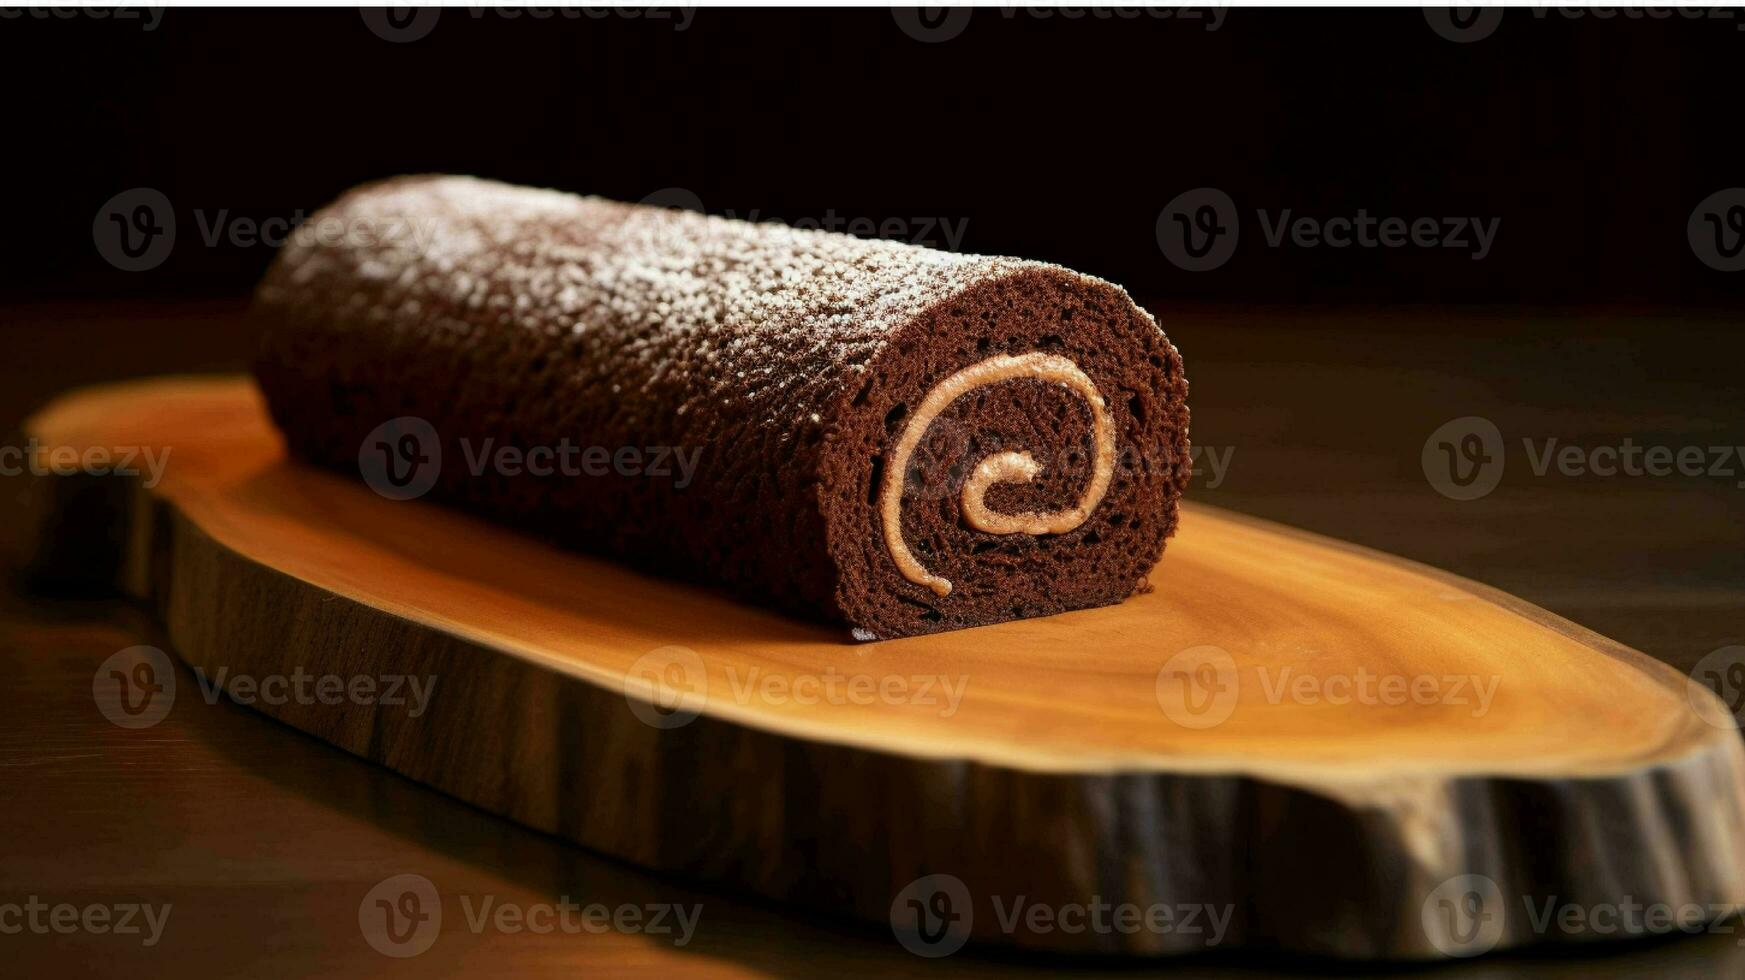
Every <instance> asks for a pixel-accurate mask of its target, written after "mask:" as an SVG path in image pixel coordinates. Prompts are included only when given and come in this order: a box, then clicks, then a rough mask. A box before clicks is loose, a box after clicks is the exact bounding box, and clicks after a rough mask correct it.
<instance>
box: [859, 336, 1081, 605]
mask: <svg viewBox="0 0 1745 980" xmlns="http://www.w3.org/2000/svg"><path fill="white" fill-rule="evenodd" d="M1023 378H1030V379H1034V380H1037V381H1046V382H1053V383H1056V384H1059V385H1062V386H1064V387H1066V388H1069V389H1071V390H1072V391H1074V392H1076V393H1077V394H1078V395H1079V396H1080V397H1081V398H1083V399H1084V400H1085V403H1086V404H1088V405H1089V406H1090V408H1091V423H1092V429H1093V442H1094V445H1095V449H1094V454H1095V455H1094V458H1093V460H1092V470H1091V480H1090V483H1089V484H1087V485H1086V487H1085V490H1084V493H1083V494H1081V495H1080V497H1079V500H1078V503H1077V504H1075V505H1073V506H1072V507H1069V508H1067V509H1065V510H1058V511H1022V512H1020V513H1016V514H1004V513H1000V512H999V511H994V510H990V509H989V508H988V506H987V501H986V497H987V493H988V491H989V490H990V489H991V488H992V487H993V486H994V485H995V484H997V483H1029V482H1030V481H1031V480H1033V479H1035V478H1036V475H1037V474H1038V473H1040V472H1041V471H1042V466H1041V464H1039V463H1037V462H1036V460H1035V458H1034V457H1032V456H1031V455H1030V454H1029V453H1026V452H1002V453H995V454H993V455H991V456H988V457H987V458H985V459H983V460H982V461H981V462H980V463H979V464H977V465H976V468H975V470H974V471H973V472H972V473H971V474H970V477H969V479H967V480H966V481H964V485H963V516H964V519H965V520H966V521H967V522H968V523H969V524H970V526H972V527H974V528H976V529H977V530H979V531H984V532H986V533H989V534H1030V535H1042V534H1065V533H1066V532H1068V531H1071V530H1072V529H1073V528H1075V527H1078V526H1079V525H1080V524H1083V523H1084V522H1085V519H1086V518H1088V517H1089V516H1090V515H1091V512H1092V511H1094V510H1096V509H1097V505H1098V504H1099V503H1101V502H1102V499H1103V494H1104V493H1106V492H1107V491H1108V489H1109V480H1110V478H1111V477H1112V476H1113V475H1114V472H1115V424H1114V421H1113V420H1112V419H1111V418H1110V416H1109V407H1108V404H1107V403H1106V402H1104V400H1103V396H1102V393H1101V392H1099V391H1098V390H1097V386H1096V385H1095V384H1094V383H1093V382H1092V381H1091V379H1090V377H1089V376H1087V375H1086V374H1085V373H1084V372H1083V371H1081V370H1079V367H1078V365H1077V364H1074V363H1073V362H1072V361H1071V360H1069V359H1068V358H1065V357H1061V356H1059V355H1057V354H1044V353H1041V352H1032V353H1029V354H1018V355H1012V354H1000V355H998V356H995V357H990V358H988V359H987V360H985V361H978V362H977V363H975V364H971V365H970V366H969V367H966V368H964V369H963V370H961V371H958V372H957V373H956V374H953V375H951V376H950V377H948V378H946V379H945V380H944V381H941V382H940V383H939V384H937V385H934V386H933V388H932V389H931V390H929V391H928V392H927V395H926V397H925V398H923V399H922V400H921V405H920V407H919V408H918V409H916V411H915V414H914V415H913V416H911V417H910V419H909V422H908V424H907V425H906V426H905V427H904V429H903V432H902V435H901V436H900V437H899V439H898V440H897V447H896V449H895V451H894V452H893V453H892V456H891V461H890V465H889V466H888V467H887V468H886V470H885V474H884V486H883V488H882V489H881V491H880V497H879V512H880V515H881V517H882V518H883V519H884V525H885V547H886V548H887V549H888V550H889V551H890V553H891V560H892V561H893V562H895V563H896V565H897V569H898V571H900V572H901V573H902V574H903V577H904V578H906V579H908V580H909V581H911V582H914V583H916V584H917V585H925V586H927V587H928V588H930V589H932V590H933V591H934V593H936V594H937V595H940V596H946V595H950V594H951V582H950V581H949V580H947V579H945V578H943V577H941V576H938V575H934V574H933V573H931V572H929V571H928V570H927V569H926V568H925V567H923V566H922V564H921V562H920V561H919V560H918V559H916V557H915V554H914V552H912V551H910V550H909V546H908V544H907V543H906V542H905V541H904V540H903V528H902V503H903V482H904V479H905V474H906V473H907V472H908V469H909V459H910V457H911V456H913V455H914V452H915V449H916V447H917V446H919V445H920V442H921V439H922V438H923V437H924V436H925V435H926V433H927V427H928V426H929V425H931V424H932V423H933V420H934V419H935V418H937V417H938V416H939V414H940V413H941V412H944V411H945V410H946V409H947V408H949V407H950V406H951V403H952V402H954V401H956V400H957V399H959V398H961V397H963V396H964V395H966V394H968V393H969V392H971V391H974V390H975V389H977V388H980V387H983V386H984V385H991V384H998V383H1000V382H1002V381H1012V380H1017V379H1023Z"/></svg>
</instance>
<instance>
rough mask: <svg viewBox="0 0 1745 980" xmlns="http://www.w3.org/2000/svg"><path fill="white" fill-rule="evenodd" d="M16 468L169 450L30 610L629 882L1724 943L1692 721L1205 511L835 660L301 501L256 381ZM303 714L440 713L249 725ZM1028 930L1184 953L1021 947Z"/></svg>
mask: <svg viewBox="0 0 1745 980" xmlns="http://www.w3.org/2000/svg"><path fill="white" fill-rule="evenodd" d="M28 429H29V435H30V436H31V437H32V438H33V439H35V440H36V442H37V445H38V446H39V447H40V452H41V453H42V454H43V455H41V456H39V460H40V461H42V462H45V463H46V462H53V457H52V455H50V454H52V453H53V452H54V450H55V448H56V447H70V448H71V449H72V450H77V451H80V452H83V451H84V450H87V449H91V448H93V447H108V448H110V449H113V450H119V451H126V450H128V449H133V448H137V447H145V446H149V447H153V448H154V449H156V450H157V451H159V452H161V451H162V450H164V449H167V450H168V451H169V455H168V457H167V465H166V466H165V468H164V470H163V473H162V479H161V480H159V481H155V482H154V481H150V480H147V479H142V478H140V477H123V476H116V475H112V474H108V475H92V474H77V475H45V476H43V478H41V479H38V480H34V481H32V484H31V486H32V498H31V500H30V501H29V502H28V505H27V508H26V519H27V520H28V521H30V522H31V523H32V525H33V526H34V527H35V528H36V530H37V532H38V533H39V535H40V542H39V546H38V550H37V556H38V566H39V571H40V572H41V573H42V574H43V575H45V576H47V577H50V578H59V579H61V580H63V581H66V582H72V583H75V584H79V585H84V586H95V587H119V588H121V589H122V590H124V591H126V592H128V593H131V594H133V595H136V596H139V597H141V598H143V599H146V600H148V601H149V602H150V603H152V604H153V605H154V606H155V608H156V609H157V610H158V613H159V615H160V616H161V617H162V619H163V621H164V624H165V627H166V632H167V634H168V636H169V637H170V639H171V641H172V642H173V643H174V645H175V647H176V653H178V654H179V655H180V656H181V657H182V658H183V659H184V660H185V661H187V663H188V664H189V665H190V666H191V667H192V668H194V669H195V670H196V671H198V672H199V675H200V679H202V680H204V681H205V682H207V683H210V682H212V681H213V680H215V679H217V678H219V677H220V675H221V673H222V677H223V678H224V681H223V683H224V684H225V686H226V687H227V689H228V690H229V691H230V693H231V694H232V696H233V697H238V698H239V699H246V700H248V701H250V702H251V703H252V706H253V707H255V708H256V709H258V710H260V711H263V712H265V713H267V714H269V715H271V716H273V717H275V718H278V719H280V720H281V721H283V722H285V723H286V724H288V725H291V726H294V727H296V728H299V729H302V730H303V731H306V732H309V733H310V734H313V735H315V736H316V737H318V738H321V739H324V740H326V741H328V742H331V743H333V744H335V745H338V746H341V747H342V748H344V749H346V750H348V751H351V752H353V753H356V754H357V755H360V756H362V757H364V758H367V759H370V760H373V761H375V762H377V763H380V764H382V765H384V766H387V767H389V768H391V769H393V770H396V771H398V772H400V773H403V774H405V775H407V776H409V777H411V778H412V779H415V780H418V781H420V782H423V783H427V784H429V785H432V786H435V787H437V788H439V789H441V790H444V791H446V792H448V793H451V794H453V795H454V796H457V797H459V798H461V799H463V800H467V801H469V802H471V803H473V804H475V805H477V806H479V807H482V808H484V809H486V810H489V811H491V812H494V813H498V814H502V815H503V816H506V817H509V818H511V819H513V820H516V821H518V822H520V823H523V824H526V825H528V826H531V827H534V828H537V829H540V830H544V831H548V832H551V833H554V834H559V835H562V836H564V837H567V838H570V839H572V840H574V841H577V842H579V843H581V844H583V845H586V846H588V847H591V848H594V849H597V850H599V851H602V852H604V853H607V854H611V855H615V856H618V857H621V858H624V859H627V860H630V861H633V862H636V863H638V864H642V865H646V866H648V867H651V868H656V869H661V870H665V871H671V872H677V873H681V874H684V875H687V876H693V877H696V878H700V879H705V880H710V881H716V882H721V883H724V884H727V885H729V886H731V887H735V888H739V889H746V890H749V891H752V892H755V893H758V894H761V895H766V896H769V897H772V898H775V899H778V900H782V901H785V902H790V903H794V904H795V905H798V906H803V907H805V908H808V909H812V910H822V911H825V912H827V913H839V914H847V915H852V916H857V917H861V918H864V919H868V920H872V921H874V922H877V923H881V924H885V923H890V922H892V918H893V916H895V917H896V922H897V924H898V925H899V926H902V927H903V928H908V927H910V926H912V925H915V924H916V920H915V918H914V914H913V913H908V914H909V918H908V919H907V920H904V919H903V915H904V914H905V910H906V901H905V900H906V899H909V898H915V897H917V896H918V895H919V896H920V898H921V900H922V901H921V902H920V903H919V904H918V905H917V906H915V907H916V908H923V907H925V908H928V909H941V908H942V907H941V906H939V905H937V904H936V899H935V897H934V895H933V894H932V893H933V892H935V891H939V892H941V893H948V894H949V895H951V896H952V897H951V899H950V901H952V902H955V903H956V904H951V905H948V906H945V907H944V908H949V910H950V913H951V914H952V915H954V916H956V918H955V919H951V920H934V919H927V920H926V921H924V922H921V923H919V924H920V926H921V931H922V932H924V933H926V934H927V937H926V938H932V937H934V936H935V935H936V934H938V933H941V932H948V931H949V932H950V933H953V935H951V936H950V937H949V938H950V939H952V940H956V939H961V938H963V937H964V936H967V937H968V939H969V940H970V941H971V942H972V943H977V944H981V943H987V944H1001V945H1016V946H1022V947H1033V948H1047V949H1053V950H1061V951H1068V952H1106V953H1127V954H1160V953H1172V952H1185V951H1193V950H1201V949H1204V948H1205V947H1207V946H1208V945H1211V944H1212V943H1213V941H1214V937H1213V934H1212V932H1211V929H1210V926H1209V925H1202V926H1201V927H1198V928H1193V929H1189V928H1185V927H1183V925H1184V919H1183V915H1184V911H1183V910H1185V909H1188V908H1192V909H1197V910H1199V912H1198V913H1197V915H1198V916H1199V921H1200V922H1201V923H1207V922H1209V921H1210V920H1211V919H1214V918H1222V917H1225V916H1227V920H1226V923H1227V924H1226V925H1225V926H1224V927H1223V928H1222V929H1221V930H1220V932H1219V934H1218V935H1217V937H1216V942H1217V943H1218V944H1219V945H1220V946H1222V947H1249V948H1266V949H1275V950H1278V949H1282V950H1289V951H1301V952H1309V953H1316V954H1328V955H1336V956H1351V957H1390V958H1394V957H1434V956H1443V955H1451V954H1452V955H1464V954H1468V953H1475V952H1482V951H1483V950H1485V949H1489V948H1500V947H1506V946H1513V945H1520V944H1525V943H1530V942H1541V941H1545V942H1556V941H1578V940H1582V939H1585V938H1591V937H1592V936H1593V935H1594V932H1593V931H1591V930H1590V931H1576V932H1571V931H1565V930H1562V929H1559V928H1558V927H1556V926H1555V925H1552V926H1551V927H1550V928H1546V927H1544V926H1542V925H1536V924H1535V921H1534V917H1533V916H1531V915H1529V914H1528V913H1527V912H1526V906H1527V904H1528V903H1531V904H1532V905H1533V906H1534V907H1535V908H1537V907H1541V906H1542V904H1543V902H1544V900H1545V899H1546V898H1554V900H1555V902H1556V903H1558V905H1559V906H1562V905H1577V906H1581V907H1583V908H1593V907H1595V906H1614V905H1620V904H1626V903H1636V904H1637V905H1651V904H1653V903H1665V904H1666V905H1669V906H1671V907H1673V908H1675V909H1677V908H1689V907H1693V906H1695V907H1700V908H1701V909H1703V910H1705V911H1704V914H1705V915H1710V916H1713V915H1719V914H1722V912H1723V911H1724V910H1725V909H1726V908H1727V907H1730V906H1733V905H1736V904H1738V903H1741V902H1745V749H1742V747H1741V741H1740V739H1739V736H1738V733H1737V731H1736V730H1735V729H1734V728H1733V727H1732V723H1731V717H1730V716H1729V715H1728V714H1727V713H1726V708H1725V707H1724V706H1723V705H1722V704H1721V703H1720V702H1719V700H1718V699H1716V698H1714V696H1713V695H1712V694H1710V693H1709V692H1708V691H1707V690H1706V689H1705V688H1701V687H1698V686H1696V685H1693V684H1691V683H1690V682H1688V681H1687V680H1686V678H1685V677H1683V676H1682V675H1680V674H1678V673H1677V672H1676V671H1674V670H1672V669H1671V668H1668V667H1666V666H1664V665H1662V664H1660V663H1658V662H1656V661H1654V660H1652V659H1650V658H1648V657H1646V656H1644V655H1642V654H1640V653H1637V652H1635V651H1633V650H1630V649H1627V648H1624V647H1622V646H1620V645H1619V644H1617V643H1615V642H1612V641H1610V640H1607V639H1605V638H1604V637H1601V636H1598V635H1596V634H1594V633H1592V632H1590V631H1588V630H1585V629H1583V628H1581V627H1579V626H1577V625H1575V624H1573V623H1570V622H1568V621H1566V620H1562V619H1560V618H1558V617H1556V616H1553V615H1551V614H1550V613H1547V612H1545V611H1543V610H1541V609H1538V608H1536V607H1533V606H1531V605H1528V604H1526V603H1524V602H1521V601H1519V600H1517V599H1514V598H1512V597H1510V596H1508V595H1505V594H1502V593H1499V592H1497V591H1495V590H1493V589H1489V588H1487V587H1485V586H1482V585H1478V584H1476V583H1473V582H1469V581H1465V580H1462V579H1459V578H1456V577H1454V576H1450V575H1447V574H1444V573H1441V572H1438V571H1435V570H1433V569H1430V568H1426V567H1424V566H1420V565H1416V564H1413V563H1410V562H1406V561H1403V560H1400V559H1396V558H1391V557H1388V556H1385V555H1382V554H1378V553H1376V552H1372V551H1368V550H1364V549H1360V548H1356V547H1353V546H1349V545H1346V544H1342V543H1339V542H1336V541H1332V540H1329V539H1325V538H1320V537H1316V536H1313V535H1309V534H1305V533H1302V532H1297V531H1293V530H1289V529H1286V528H1281V527H1279V526H1276V525H1271V524H1267V523H1263V522H1259V521H1255V520H1252V519H1248V518H1243V517H1239V516H1236V515H1233V514H1229V513H1225V512H1221V511H1217V510H1214V509H1210V508H1205V507H1191V506H1190V507H1188V508H1187V509H1186V510H1185V511H1184V517H1183V520H1182V527H1181V532H1180V534H1179V536H1178V537H1177V539H1176V540H1175V541H1174V542H1173V543H1172V544H1171V545H1170V547H1169V550H1168V554H1167V558H1166V559H1165V560H1164V561H1162V562H1161V563H1160V564H1159V565H1158V566H1157V568H1156V570H1155V571H1154V572H1153V573H1152V577H1151V581H1152V584H1153V585H1154V586H1155V591H1153V592H1151V593H1150V594H1147V595H1143V596H1139V597H1136V598H1134V599H1131V600H1129V601H1128V602H1125V603H1123V604H1121V605H1118V606H1113V607H1109V608H1104V609H1096V610H1088V611H1084V612H1077V613H1070V614H1066V615H1061V616H1055V617H1051V618H1047V619H1036V620H1026V621H1021V622H1013V623H1005V624H1001V625H997V626H991V627H984V628H980V629H973V630H966V631H960V632H954V633H946V634H940V635H935V636H928V637H919V638H913V639H907V640H896V641H889V642H884V643H872V644H854V643H850V642H846V641H845V640H843V639H842V638H841V637H840V635H839V633H838V632H836V631H833V630H831V629H829V628H827V627H822V626H817V625H813V624H808V623H804V622H799V621H795V620H791V619H787V618H784V617H782V616H780V615H777V614H773V613H768V612H765V611H762V610H759V609H756V608H752V607H748V606H743V605H740V604H737V603H734V602H732V601H730V600H727V599H725V598H722V597H720V596H717V595H714V594H712V593H710V592H708V591H706V590H702V589H698V588H694V587H691V586H687V585H683V584H678V583H673V582H667V581H661V580H657V579H651V578H647V577H643V576H640V575H637V574H635V573H632V572H628V571H626V570H624V569H623V568H621V567H619V566H616V565H613V564H610V563H606V562H603V561H598V560H595V559H592V558H589V557H586V556H581V555H575V554H569V553H565V552H561V551H558V550H555V549H552V548H550V547H547V546H545V545H543V544H541V543H540V542H538V541H536V540H533V539H530V538H528V537H524V536H521V535H518V534H515V533H512V532H508V531H505V530H502V529H499V528H496V527H493V526H491V525H488V524H485V523H482V522H480V521H477V520H475V519H472V518H469V517H467V516H465V515H462V514H459V513H456V512H453V511H450V510H446V509H443V508H441V507H438V506H435V505H432V504H428V503H425V502H421V501H395V500H389V499H387V498H385V497H382V496H379V495H377V494H376V493H375V492H373V491H372V490H370V489H369V488H368V487H367V486H365V485H364V484H363V483H361V482H358V481H354V480H347V479H345V478H343V477H341V476H338V475H334V474H330V473H326V472H318V471H314V470H311V469H308V468H305V467H302V466H299V465H297V464H294V463H292V462H290V461H288V460H287V459H286V458H285V456H284V452H283V449H282V446H281V443H280V441H279V439H278V437H277V435H276V433H275V432H274V431H273V429H272V427H271V425H270V423H269V422H268V420H267V418H266V416H265V413H264V411H263V409H262V406H261V404H260V400H259V396H258V393H257V392H256V391H255V389H254V388H253V387H252V385H251V384H250V383H249V382H247V381H246V380H243V379H237V378H169V379H161V380H153V381H146V382H138V383H130V384H123V385H114V386H108V387H103V388H96V389H88V390H84V391H80V392H75V393H73V394H70V395H67V396H64V397H63V398H61V399H59V400H57V401H56V402H54V403H53V404H51V405H50V406H48V407H47V408H46V409H44V410H43V411H42V412H40V413H38V415H37V416H36V417H35V418H34V419H33V420H32V421H31V422H30V423H29V426H28ZM69 458H70V457H69V456H67V455H66V451H65V450H63V452H62V455H61V459H62V460H63V461H65V460H67V459H69ZM141 468H142V469H143V466H142V467H141ZM147 483H152V484H153V485H151V486H149V487H148V486H147V485H146V484H147ZM298 674H303V675H313V676H321V675H326V674H333V675H338V676H339V677H342V678H353V677H370V678H383V677H388V676H411V677H416V678H420V679H422V682H423V683H424V684H425V685H427V686H428V685H434V686H429V687H428V698H427V700H426V701H425V702H424V703H423V704H422V707H421V708H420V707H418V706H417V705H415V704H414V703H413V700H412V699H411V698H410V697H404V698H400V699H397V700H398V702H399V703H395V704H388V703H385V701H386V700H387V699H386V698H383V697H369V696H359V697H345V698H340V699H337V700H336V699H334V698H319V697H296V696H289V697H280V698H273V699H268V698H264V697H262V696H261V693H260V692H256V691H254V690H253V689H252V688H239V687H238V686H237V685H238V683H239V679H240V678H245V677H246V678H251V679H253V681H255V682H258V681H259V679H260V678H263V677H269V676H284V677H295V676H297V675H298ZM194 681H195V679H194V678H190V677H188V676H187V675H185V674H184V675H183V676H182V683H185V684H189V685H192V684H193V683H194ZM274 702H277V703H274ZM931 875H941V876H944V875H949V876H953V877H954V878H956V879H957V880H958V882H961V884H962V887H961V890H960V891H955V892H954V891H952V890H951V888H946V887H944V886H943V885H941V883H942V882H944V881H945V879H943V878H931V879H929V880H928V881H927V882H924V883H922V885H921V886H919V888H920V891H917V889H916V888H914V887H911V883H913V882H915V880H916V879H918V878H921V877H923V876H931ZM1465 876H1476V877H1465ZM955 887H956V883H952V888H955ZM1020 900H1022V902H1023V903H1024V905H1023V907H1024V908H1026V909H1028V908H1030V907H1033V906H1043V907H1046V908H1048V909H1049V910H1051V914H1052V915H1053V916H1056V917H1062V916H1069V915H1070V914H1071V912H1070V911H1069V910H1071V909H1073V908H1075V907H1085V906H1091V907H1095V906H1097V905H1099V904H1100V905H1101V906H1104V907H1108V908H1111V909H1117V908H1120V907H1123V906H1130V907H1134V908H1136V909H1138V910H1140V914H1141V915H1142V916H1143V915H1144V914H1146V912H1147V911H1148V910H1157V909H1166V910H1169V915H1170V918H1171V921H1173V922H1174V923H1175V925H1174V926H1173V927H1169V928H1139V929H1136V930H1135V929H1126V928H1107V929H1100V930H1099V929H1082V930H1070V929H1067V928H1062V927H1060V926H1061V925H1064V923H1065V922H1066V921H1067V920H1066V918H1064V917H1062V918H1055V919H1052V920H1047V921H1053V922H1056V923H1057V925H1055V926H1054V927H1048V928H1036V927H1034V923H1036V922H1042V921H1045V920H1041V919H1035V920H1033V919H1031V918H1030V917H1029V916H1028V915H1026V916H1021V917H1018V918H1017V919H1014V918H1013V916H1012V910H1013V909H1014V907H1015V906H1016V903H1017V902H1018V901H1020ZM965 903H967V904H965ZM1151 914H1152V915H1153V916H1155V914H1156V913H1155V912H1152V913H1151ZM1104 915H1105V917H1106V919H1107V921H1110V922H1118V921H1119V920H1118V919H1116V918H1115V913H1113V912H1107V913H1104ZM1087 921H1088V920H1087ZM1151 921H1152V922H1154V923H1155V922H1156V921H1157V920H1156V919H1155V918H1153V919H1152V920H1151ZM948 924H949V930H947V928H946V927H947V925H948ZM1670 925H1671V924H1659V923H1656V922H1654V921H1653V920H1649V922H1648V927H1649V928H1669V927H1670ZM1687 925H1688V923H1687ZM888 927H889V926H886V925H881V928H888Z"/></svg>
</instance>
